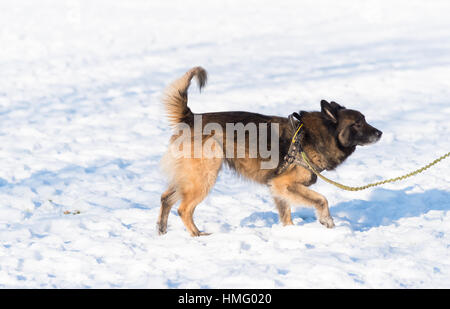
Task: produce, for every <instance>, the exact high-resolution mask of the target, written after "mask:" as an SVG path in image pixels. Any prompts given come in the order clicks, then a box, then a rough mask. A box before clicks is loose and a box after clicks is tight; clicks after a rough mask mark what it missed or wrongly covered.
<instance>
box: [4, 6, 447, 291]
mask: <svg viewBox="0 0 450 309" xmlns="http://www.w3.org/2000/svg"><path fill="white" fill-rule="evenodd" d="M448 12H450V3H449V2H448V1H432V2H425V1H411V0H408V1H406V0H398V1H365V2H363V3H361V2H360V1H339V2H336V1H328V0H323V1H282V2H280V1H234V0H233V1H198V0H184V1H144V0H141V1H139V0H133V1H121V2H119V1H114V2H112V1H104V0H102V1H100V0H99V1H76V0H68V1H56V0H54V1H49V0H46V1H39V3H37V2H36V1H31V0H29V1H26V0H20V1H18V0H16V1H11V0H4V1H2V2H1V3H0V29H1V30H0V42H1V43H2V44H1V46H2V47H1V48H0V67H1V74H0V141H1V143H0V157H1V163H0V200H1V201H2V203H1V204H0V287H1V288H87V287H92V288H111V287H112V288H115V287H118V288H437V287H438V288H445V287H446V288H450V241H449V235H450V212H449V209H450V183H449V178H448V175H449V173H450V169H449V162H448V160H446V161H443V162H441V163H440V164H439V165H438V166H435V167H432V168H431V169H429V170H427V171H426V172H424V173H423V174H420V175H418V176H415V177H414V178H410V179H408V180H406V181H402V182H399V183H395V184H388V185H384V186H383V187H379V188H376V189H370V190H367V191H362V192H346V191H341V190H339V189H337V188H335V187H332V186H330V185H329V184H326V183H324V182H322V181H320V180H319V181H318V183H317V184H315V185H314V186H313V189H315V190H317V191H318V192H320V193H322V194H324V195H325V196H326V197H327V198H328V200H329V202H330V206H331V207H330V211H331V214H332V216H333V217H334V220H335V223H336V227H335V228H334V229H330V230H329V229H326V228H324V227H323V226H322V225H320V224H319V223H318V222H317V220H316V217H315V214H314V211H313V210H312V209H310V208H302V207H301V206H300V205H299V206H298V207H293V209H292V211H293V221H294V223H295V224H294V226H289V227H282V226H281V224H280V222H279V219H278V214H277V211H276V209H275V207H274V205H273V202H272V199H271V196H270V194H269V192H268V190H267V188H265V187H262V186H259V185H256V184H253V183H249V182H247V181H245V180H243V179H241V178H237V177H236V176H235V175H233V173H231V172H230V171H229V170H226V169H224V170H223V172H222V174H221V175H220V177H219V179H218V182H217V184H216V186H215V187H214V189H213V190H212V192H211V194H210V195H209V196H208V198H207V199H206V200H205V201H204V202H203V203H202V204H200V205H199V206H198V207H197V209H196V212H195V221H196V224H197V225H198V226H199V228H200V229H201V230H204V231H207V232H212V235H210V236H207V237H199V238H192V237H190V236H189V234H188V233H187V232H186V230H185V229H184V226H183V224H182V222H181V220H180V218H179V217H178V214H177V212H176V207H174V208H173V209H172V211H171V214H170V216H169V226H168V233H167V234H166V235H163V236H158V235H157V230H156V220H157V216H158V212H159V207H160V205H159V201H160V195H161V193H162V192H163V191H164V190H165V186H166V178H165V175H163V173H162V172H161V170H160V168H159V161H160V159H161V156H162V154H163V153H164V151H165V149H166V147H167V143H168V139H169V137H170V134H171V131H170V129H169V126H168V122H167V120H166V119H165V118H164V117H162V113H163V110H162V106H161V104H160V99H161V94H162V91H163V90H164V88H165V87H166V86H167V85H168V84H169V83H170V82H171V81H173V80H174V79H175V78H177V77H179V76H180V75H181V74H183V73H184V72H185V71H186V70H188V69H189V68H191V67H193V66H196V65H201V66H203V67H204V68H206V69H207V70H208V73H209V83H208V85H207V87H206V88H205V90H204V91H202V93H201V94H200V93H198V91H197V90H196V89H194V87H192V89H191V92H190V101H189V106H190V107H191V108H192V110H193V111H195V112H209V111H225V110H249V111H255V112H259V113H265V114H273V115H282V116H287V115H288V114H289V113H291V112H293V111H298V110H300V109H304V110H318V109H319V102H320V100H321V99H327V100H334V101H336V102H338V103H341V104H343V105H345V106H346V107H348V108H353V109H358V110H361V111H362V112H363V113H364V114H365V115H366V118H367V120H368V122H369V123H371V124H373V125H374V126H375V127H377V128H379V129H380V130H382V131H383V132H384V134H383V137H382V139H381V141H380V142H379V143H377V144H375V145H371V146H368V147H363V148H359V149H357V151H356V152H355V154H353V155H352V156H351V157H350V158H349V159H348V160H347V161H346V162H345V163H344V164H343V165H342V166H341V167H339V168H338V169H337V170H336V171H334V172H325V173H324V174H325V175H326V176H328V177H330V178H332V179H334V180H336V181H338V182H342V183H345V184H348V185H362V184H365V183H368V182H374V181H379V180H381V179H384V178H388V177H395V176H398V175H402V174H405V173H407V172H409V171H411V170H414V169H416V168H418V167H420V166H423V165H425V164H427V163H428V162H430V161H432V160H434V159H435V158H436V157H438V156H441V155H443V154H445V153H446V152H448V151H449V149H450V138H449V136H450V122H449V121H448V118H449V116H450V105H449V102H450V31H449V30H448V29H450V20H449V19H448V18H447V15H448V14H447V13H448ZM78 211H79V214H77V212H78ZM65 213H66V214H65Z"/></svg>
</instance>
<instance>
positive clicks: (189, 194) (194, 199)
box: [178, 158, 222, 236]
mask: <svg viewBox="0 0 450 309" xmlns="http://www.w3.org/2000/svg"><path fill="white" fill-rule="evenodd" d="M221 164H222V159H219V158H213V159H190V160H186V162H185V164H183V167H182V169H183V172H182V175H183V176H182V177H183V181H182V182H181V184H180V186H179V190H180V195H181V204H180V206H179V207H178V214H179V215H180V217H181V220H183V223H184V225H185V227H186V229H187V230H188V232H189V233H190V234H191V236H201V235H208V234H207V233H202V232H200V231H199V230H198V228H197V227H196V226H195V224H194V218H193V216H194V210H195V207H196V206H197V205H198V204H199V203H200V202H201V201H203V199H204V198H205V197H206V196H207V195H208V193H209V191H210V190H211V188H212V187H213V185H214V184H215V182H216V179H217V174H218V173H219V170H220V166H221Z"/></svg>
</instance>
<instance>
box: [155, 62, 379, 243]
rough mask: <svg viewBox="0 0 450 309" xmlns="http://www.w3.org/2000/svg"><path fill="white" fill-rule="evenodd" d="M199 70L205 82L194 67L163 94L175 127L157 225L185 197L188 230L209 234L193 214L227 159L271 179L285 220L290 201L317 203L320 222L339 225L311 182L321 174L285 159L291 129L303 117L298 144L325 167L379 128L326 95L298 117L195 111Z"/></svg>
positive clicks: (373, 137)
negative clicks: (191, 98)
mask: <svg viewBox="0 0 450 309" xmlns="http://www.w3.org/2000/svg"><path fill="white" fill-rule="evenodd" d="M194 77H195V78H196V79H197V82H198V85H199V88H200V89H202V88H203V87H204V85H205V84H206V81H207V73H206V71H205V70H204V69H203V68H201V67H195V68H192V69H191V70H189V71H188V72H186V73H185V74H184V75H183V76H182V77H181V78H179V79H177V80H176V81H174V82H173V83H172V84H171V85H170V86H169V87H168V89H167V90H166V93H165V95H164V98H163V102H164V105H165V108H166V112H167V116H168V119H169V122H170V124H171V125H172V127H173V129H174V134H173V135H172V136H171V138H170V142H169V147H168V151H167V152H166V154H165V155H164V157H163V159H162V167H163V169H164V171H165V173H166V174H167V176H168V178H169V179H168V181H169V185H168V188H167V190H166V191H165V192H164V193H163V194H162V195H161V209H160V213H159V218H158V223H157V224H158V231H159V233H160V234H165V233H166V232H167V219H168V216H169V213H170V210H171V208H172V206H173V205H174V204H175V203H176V202H178V201H181V203H180V206H179V207H178V213H179V215H180V217H181V220H182V221H183V223H184V225H185V227H186V229H187V230H188V232H189V233H190V234H191V235H192V236H200V235H208V234H207V233H204V232H201V231H199V229H198V228H197V226H196V225H195V224H194V220H193V214H194V210H195V207H196V206H197V205H198V204H199V203H200V202H201V201H202V200H203V199H204V198H205V197H206V196H207V195H208V193H209V191H210V190H211V188H212V187H213V186H214V184H215V182H216V179H217V175H218V173H219V171H220V169H221V167H222V165H223V164H224V163H225V164H226V165H228V166H229V167H230V168H231V169H233V170H234V171H236V173H238V174H239V175H242V176H244V177H245V178H247V179H250V180H252V181H255V182H257V183H260V184H264V185H267V186H268V187H269V189H270V192H271V193H272V196H273V200H274V203H275V205H276V207H277V210H278V213H279V216H280V221H281V222H282V224H283V225H291V224H293V223H292V218H291V209H290V205H291V204H294V205H305V206H313V207H314V208H315V209H316V212H317V217H318V220H319V222H320V223H321V224H323V225H325V226H326V227H327V228H332V227H334V222H333V219H332V217H331V216H330V211H329V207H328V201H327V199H326V198H325V197H324V196H323V195H321V194H319V193H317V192H315V191H313V190H311V189H309V188H308V187H309V186H311V185H312V184H314V183H315V182H316V180H317V176H316V175H315V174H314V173H313V172H312V171H311V169H310V168H309V167H308V166H305V165H302V164H297V163H294V164H288V163H287V162H286V161H285V160H284V159H283V158H286V155H287V154H288V151H289V149H290V146H291V143H292V139H293V137H294V135H296V134H297V133H298V132H297V131H298V130H299V127H300V124H301V133H300V134H298V136H297V138H299V144H300V145H301V148H302V150H303V151H304V152H305V153H306V155H307V157H308V159H309V162H310V163H311V165H312V166H313V167H314V168H315V169H316V171H318V172H321V171H323V170H333V169H335V168H336V167H337V166H338V165H339V164H341V163H342V162H343V161H344V160H345V159H347V158H348V157H349V156H350V155H351V154H352V153H353V152H354V151H355V148H356V146H364V145H369V144H372V143H375V142H377V141H378V140H379V139H380V138H381V135H382V132H381V131H380V130H378V129H376V128H374V127H373V126H371V125H369V124H368V123H367V122H366V120H365V117H364V115H363V114H362V113H360V112H359V111H356V110H351V109H347V108H345V107H344V106H341V105H339V104H338V103H336V102H327V101H325V100H322V101H321V104H320V105H321V111H320V112H305V111H302V112H300V117H299V119H294V118H292V117H279V116H268V115H261V114H257V113H251V112H243V111H232V112H213V113H203V114H194V113H193V112H192V111H191V110H190V108H189V107H188V105H187V103H188V88H189V85H190V83H191V80H192V79H193V78H194ZM297 115H298V114H297Z"/></svg>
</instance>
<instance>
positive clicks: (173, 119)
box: [163, 67, 207, 126]
mask: <svg viewBox="0 0 450 309" xmlns="http://www.w3.org/2000/svg"><path fill="white" fill-rule="evenodd" d="M194 76H195V77H196V79H197V83H198V87H199V88H200V90H201V89H202V88H203V87H204V86H205V84H206V80H207V73H206V71H205V69H203V68H202V67H195V68H192V69H190V70H189V71H187V72H186V73H185V74H184V75H183V76H182V77H181V78H179V79H177V80H176V81H174V82H173V83H172V84H170V85H169V87H168V88H167V89H166V92H165V94H164V97H163V102H164V105H165V107H166V112H167V117H168V118H169V122H170V124H171V125H172V126H176V125H177V124H178V123H180V122H183V121H184V120H185V119H187V118H189V117H190V116H192V115H193V114H192V112H191V110H190V109H189V107H188V106H187V101H188V88H189V85H190V84H191V80H192V78H194Z"/></svg>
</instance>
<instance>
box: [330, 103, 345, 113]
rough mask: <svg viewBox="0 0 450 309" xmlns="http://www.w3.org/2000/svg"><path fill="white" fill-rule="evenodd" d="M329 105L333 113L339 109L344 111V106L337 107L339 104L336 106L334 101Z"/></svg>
mask: <svg viewBox="0 0 450 309" xmlns="http://www.w3.org/2000/svg"><path fill="white" fill-rule="evenodd" d="M330 105H331V107H332V108H333V109H334V110H335V111H338V110H341V109H345V106H342V105H339V104H337V103H336V102H334V101H331V102H330Z"/></svg>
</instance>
